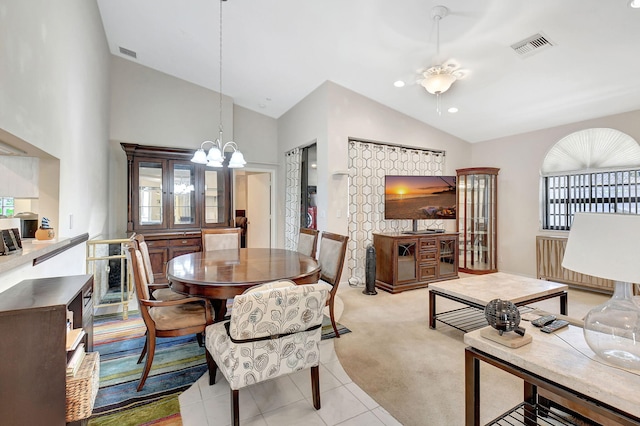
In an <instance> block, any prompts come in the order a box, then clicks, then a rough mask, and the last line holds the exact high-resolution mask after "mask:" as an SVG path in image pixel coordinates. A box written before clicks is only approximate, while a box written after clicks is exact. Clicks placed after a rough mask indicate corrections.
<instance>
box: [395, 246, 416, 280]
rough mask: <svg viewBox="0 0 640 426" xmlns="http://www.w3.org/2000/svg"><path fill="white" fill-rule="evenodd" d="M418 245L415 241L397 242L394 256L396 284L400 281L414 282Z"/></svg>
mask: <svg viewBox="0 0 640 426" xmlns="http://www.w3.org/2000/svg"><path fill="white" fill-rule="evenodd" d="M417 246H418V243H417V242H416V241H411V242H399V243H398V244H397V246H396V256H397V259H398V260H397V262H396V264H397V265H398V273H397V277H398V282H402V281H409V282H411V281H415V280H416V278H417V268H416V265H417V251H416V248H417Z"/></svg>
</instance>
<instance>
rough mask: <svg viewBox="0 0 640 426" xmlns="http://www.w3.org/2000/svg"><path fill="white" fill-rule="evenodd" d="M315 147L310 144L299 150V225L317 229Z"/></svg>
mask: <svg viewBox="0 0 640 426" xmlns="http://www.w3.org/2000/svg"><path fill="white" fill-rule="evenodd" d="M317 156H318V154H317V147H316V144H315V143H314V144H311V145H309V146H307V147H304V148H302V149H301V150H300V227H301V228H311V229H318V207H317V204H316V192H317V189H318V172H317Z"/></svg>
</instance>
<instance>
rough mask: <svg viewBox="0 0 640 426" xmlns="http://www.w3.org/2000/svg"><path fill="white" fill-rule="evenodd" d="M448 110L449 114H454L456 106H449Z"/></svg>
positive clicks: (456, 110) (456, 109)
mask: <svg viewBox="0 0 640 426" xmlns="http://www.w3.org/2000/svg"><path fill="white" fill-rule="evenodd" d="M447 111H448V112H450V113H451V114H455V113H456V112H458V108H456V107H451V108H449V109H448V110H447Z"/></svg>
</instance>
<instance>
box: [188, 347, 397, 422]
mask: <svg viewBox="0 0 640 426" xmlns="http://www.w3.org/2000/svg"><path fill="white" fill-rule="evenodd" d="M208 383H209V374H208V373H205V375H204V376H202V377H201V378H200V379H198V381H197V382H196V383H194V384H193V386H191V387H190V388H189V389H187V390H186V391H184V392H183V393H182V394H181V395H180V398H179V399H180V414H181V416H182V421H183V424H184V425H185V426H204V425H209V426H214V425H215V426H225V425H230V424H231V418H230V416H231V414H230V410H231V408H230V391H229V384H228V383H227V381H226V380H225V378H224V377H223V376H222V374H221V373H220V372H218V376H217V378H216V384H215V385H212V386H209V384H208ZM320 392H321V393H320V400H321V404H322V408H321V409H320V410H317V411H316V410H315V409H314V408H313V404H312V402H311V373H310V371H309V370H304V371H299V372H297V373H295V374H290V375H288V376H282V377H279V378H276V379H273V380H270V381H267V382H263V383H258V384H256V385H253V386H250V387H248V388H244V389H241V390H240V420H241V424H242V425H243V426H276V425H277V426H287V425H301V424H304V425H310V426H314V425H317V426H334V425H340V426H392V425H394V426H395V425H400V423H399V422H398V421H396V420H395V419H394V418H393V417H391V415H390V414H389V413H387V411H386V410H385V409H384V408H382V407H380V406H379V405H378V403H376V402H375V401H374V400H373V399H371V398H370V397H369V396H368V395H367V394H366V393H365V392H364V391H362V390H361V389H360V388H359V387H358V386H357V385H356V384H355V383H353V382H352V381H351V379H350V378H349V376H348V375H347V374H346V373H345V371H344V369H343V368H342V365H340V361H339V360H338V357H337V356H336V353H335V351H334V348H333V339H329V340H324V341H322V343H321V346H320Z"/></svg>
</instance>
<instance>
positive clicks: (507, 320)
mask: <svg viewBox="0 0 640 426" xmlns="http://www.w3.org/2000/svg"><path fill="white" fill-rule="evenodd" d="M484 316H485V318H486V319H487V322H488V323H489V325H490V326H491V327H493V328H495V329H496V330H498V333H499V334H500V335H501V336H502V333H504V332H505V331H516V330H518V331H519V330H522V329H520V327H518V325H519V324H520V311H518V307H517V306H516V305H514V304H513V302H510V301H508V300H501V299H493V300H492V301H491V302H489V303H487V306H485V308H484ZM519 334H520V333H519Z"/></svg>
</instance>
